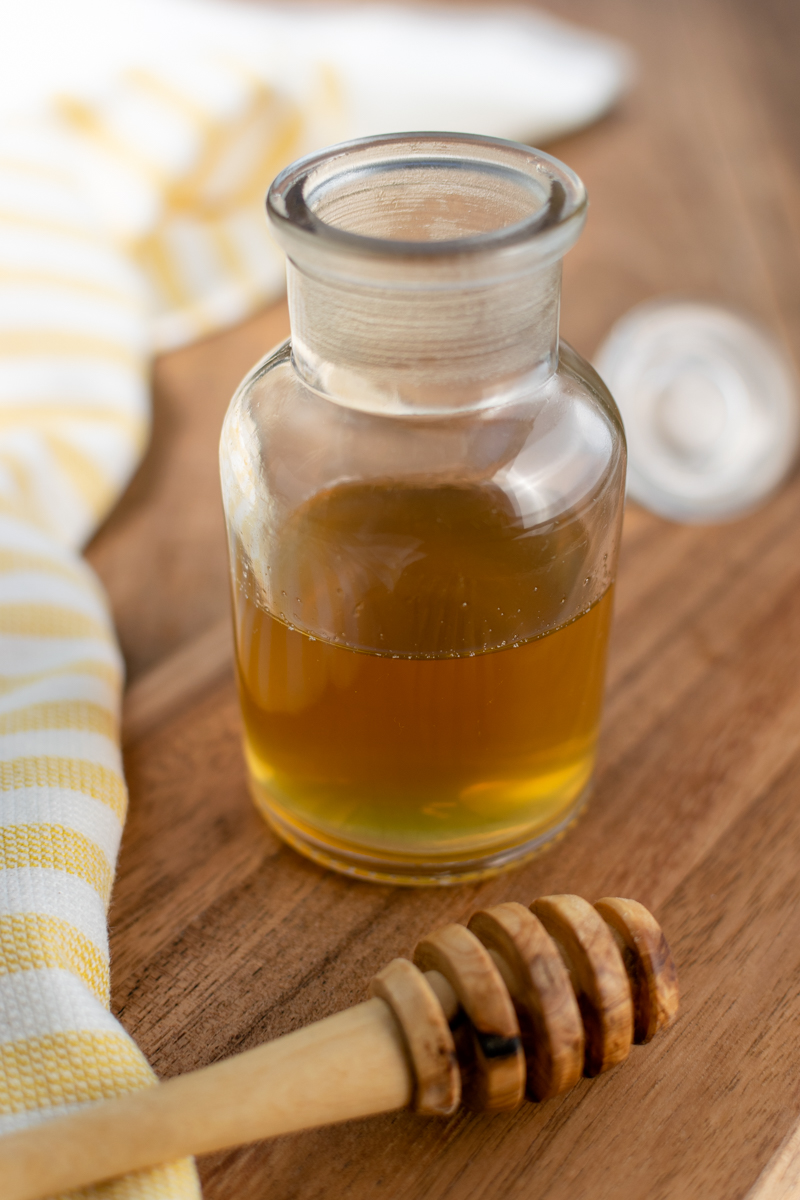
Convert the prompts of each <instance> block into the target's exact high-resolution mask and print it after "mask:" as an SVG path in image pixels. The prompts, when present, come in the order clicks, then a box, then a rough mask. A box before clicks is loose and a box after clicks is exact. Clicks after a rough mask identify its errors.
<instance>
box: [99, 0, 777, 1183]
mask: <svg viewBox="0 0 800 1200" xmlns="http://www.w3.org/2000/svg"><path fill="white" fill-rule="evenodd" d="M548 7H549V8H551V9H552V11H554V12H557V13H558V14H559V15H561V16H565V17H569V18H573V19H575V20H578V21H583V22H584V23H586V24H588V25H591V26H593V27H595V28H600V29H605V30H607V31H608V32H610V33H613V34H615V35H617V36H620V37H623V38H625V39H626V40H627V41H628V42H629V43H630V44H632V45H633V47H634V48H635V50H636V51H637V53H638V55H639V60H640V78H639V83H638V85H637V87H636V89H635V91H634V92H633V94H632V95H631V96H630V98H629V99H628V100H626V101H625V102H624V103H623V105H622V106H621V107H620V108H619V109H618V110H617V111H616V112H614V113H613V114H612V115H610V116H609V117H608V118H606V119H605V120H604V121H603V122H601V123H600V124H598V125H597V126H596V127H594V128H593V129H590V130H587V131H585V132H584V133H582V134H580V135H578V136H576V137H574V138H571V139H569V140H566V141H564V142H563V143H561V144H560V145H558V146H557V147H553V148H552V149H553V150H554V152H555V153H557V154H558V155H559V156H561V157H563V158H564V159H565V160H566V161H567V162H568V163H570V165H571V166H573V167H574V168H576V169H577V171H578V172H579V173H580V174H581V175H582V176H583V178H584V179H585V181H586V183H587V185H588V187H589V191H590V196H591V201H592V210H591V214H590V219H589V224H588V227H587V230H586V233H585V234H584V236H583V238H582V240H581V242H580V243H579V245H578V246H577V248H576V249H575V250H574V251H573V252H572V253H571V254H570V256H569V258H568V260H567V264H566V269H565V281H564V306H563V324H562V329H563V332H564V334H565V336H566V337H567V338H569V339H570V340H573V341H574V342H575V344H576V345H577V346H578V348H579V349H580V350H582V351H583V352H584V353H588V354H591V353H592V351H593V350H594V348H595V346H596V345H597V343H598V341H599V340H600V338H601V337H602V336H603V335H604V334H605V332H606V331H607V330H608V328H609V326H610V325H611V323H612V321H613V320H614V319H615V318H616V317H618V316H619V315H621V314H622V313H623V312H624V311H625V310H627V309H628V308H629V307H630V306H631V305H632V304H634V303H636V302H637V301H639V300H643V299H646V298H648V297H650V296H653V295H657V294H661V293H673V294H681V295H687V296H692V297H701V298H706V299H710V300H715V301H723V302H727V303H730V304H733V305H736V306H738V307H740V308H741V309H743V310H744V311H746V312H748V313H751V314H752V315H754V316H756V317H758V318H760V319H761V320H763V321H764V322H765V323H766V324H767V325H769V326H770V327H771V328H772V329H773V330H775V331H776V332H777V334H778V335H779V336H781V337H783V338H784V339H785V341H786V342H787V344H788V345H789V346H790V348H792V347H796V346H797V344H798V335H800V283H799V282H798V281H800V140H799V139H798V121H800V91H798V89H797V85H796V46H797V44H798V41H797V39H798V37H799V36H800V10H798V9H796V7H794V6H791V5H789V4H787V3H785V2H784V0H759V3H758V4H756V3H755V0H726V2H723V0H718V2H715V0H661V3H659V4H655V3H643V2H642V0H563V2H558V3H551V4H549V5H548ZM286 331H287V318H286V313H285V309H284V308H283V306H282V305H279V306H277V307H276V308H274V309H272V310H270V311H269V312H267V313H264V314H262V315H260V316H258V317H257V318H255V319H254V320H252V321H250V322H249V323H248V324H246V325H244V326H241V327H239V328H238V329H236V330H233V331H231V332H229V333H226V334H224V335H221V336H219V337H217V338H214V339H211V340H208V341H206V342H204V343H202V344H199V345H197V346H194V347H191V348H190V349H188V350H185V351H181V352H180V353H177V354H173V355H170V356H167V357H165V358H163V359H162V360H160V361H159V362H158V363H157V366H156V371H155V430H154V437H153V443H152V447H151V450H150V452H149V454H148V456H147V459H146V461H145V463H144V465H143V467H142V469H141V471H140V473H139V475H138V476H137V478H136V480H135V481H134V484H133V486H132V487H131V489H130V491H129V492H128V494H127V495H126V497H125V498H124V500H123V501H122V503H121V505H120V506H119V508H118V510H117V511H116V513H115V514H114V515H113V516H112V518H111V520H110V521H109V522H108V523H107V525H106V526H105V528H104V529H103V530H102V531H101V532H100V534H99V535H98V537H97V538H96V539H95V541H94V543H93V544H92V546H91V547H90V550H89V558H90V560H91V561H92V563H93V564H94V565H95V567H96V568H97V570H98V571H99V572H100V574H101V576H102V578H103V580H104V582H105V584H106V586H107V587H108V590H109V593H110V595H111V598H112V603H113V606H114V611H115V615H116V618H117V623H118V628H119V631H120V637H121V641H122V644H123V648H124V651H125V654H126V657H127V660H128V664H129V673H130V681H131V684H130V690H129V694H128V700H127V705H126V720H125V740H126V763H127V772H128V781H129V785H130V792H131V809H130V816H129V819H128V824H127V828H126V831H125V837H124V841H123V847H122V854H121V859H120V866H119V873H118V878H117V884H116V890H115V895H114V902H113V907H112V914H111V940H112V973H113V1006H114V1010H115V1012H117V1013H118V1014H119V1015H120V1017H121V1019H122V1021H123V1022H124V1024H125V1025H126V1027H127V1028H128V1029H129V1030H130V1031H131V1033H132V1034H133V1035H134V1037H135V1038H136V1039H137V1041H138V1042H139V1044H140V1045H141V1046H142V1048H143V1049H144V1051H145V1053H146V1054H147V1055H148V1056H149V1057H150V1060H151V1061H152V1063H153V1064H154V1066H155V1068H156V1070H157V1071H158V1072H159V1073H160V1074H161V1075H164V1076H168V1075H172V1074H175V1073H178V1072H181V1071H185V1070H188V1069H190V1068H192V1067H196V1066H200V1065H202V1064H205V1063H209V1062H212V1061H214V1060H216V1059H218V1058H220V1057H221V1056H223V1055H226V1054H229V1053H231V1052H233V1051H235V1050H241V1049H244V1048H246V1047H248V1046H252V1045H255V1044H256V1043H258V1042H260V1041H262V1040H264V1039H265V1038H270V1037H275V1036H276V1035H278V1034H281V1033H284V1032H286V1031H288V1030H291V1029H294V1028H297V1027H298V1026H300V1025H303V1024H305V1023H307V1022H310V1021H312V1020H314V1019H316V1018H318V1017H321V1016H324V1015H326V1014H328V1013H331V1012H334V1011H336V1010H337V1009H339V1008H341V1007H344V1006H345V1005H348V1004H351V1003H354V1002H355V1001H357V1000H359V999H361V998H363V996H364V993H365V988H366V984H367V981H368V980H369V978H370V976H371V975H372V974H373V973H374V972H375V971H376V970H377V969H378V968H379V967H380V966H382V965H383V964H384V963H385V962H386V961H388V959H390V958H391V957H393V956H394V955H398V954H408V953H409V952H410V951H411V949H412V947H413V945H414V943H415V941H416V940H417V939H418V938H419V937H420V936H421V935H422V934H424V933H425V932H427V931H428V930H430V929H432V928H434V927H435V926H436V925H437V924H439V923H442V922H445V921H448V920H461V919H464V918H466V916H468V914H469V913H470V912H471V911H472V910H473V909H474V908H476V907H478V906H484V905H486V904H489V903H496V902H498V901H501V900H505V899H518V900H522V901H524V902H527V901H529V900H531V899H532V898H533V897H535V896H537V895H541V894H546V893H552V892H562V891H576V892H579V893H581V894H583V895H585V896H586V897H588V898H590V899H594V898H596V897H598V896H601V895H604V894H620V895H630V896H634V897H636V898H638V899H639V900H641V901H643V902H644V903H645V904H646V905H648V906H649V907H651V908H652V909H653V910H654V912H655V913H656V915H657V917H658V918H659V919H660V920H661V922H662V924H663V926H664V928H665V930H666V931H667V935H668V937H669V939H670V941H671V943H672V946H673V950H674V953H675V956H676V959H677V962H678V968H679V972H680V977H681V985H682V993H683V1007H682V1015H681V1017H680V1019H679V1021H678V1023H677V1025H676V1026H675V1027H674V1029H672V1030H671V1031H669V1032H668V1033H666V1034H664V1035H662V1036H661V1037H660V1038H659V1039H658V1040H657V1041H656V1042H655V1043H653V1045H652V1046H651V1047H649V1048H648V1049H647V1050H634V1052H633V1053H632V1055H631V1057H630V1059H629V1060H628V1062H627V1063H626V1064H625V1065H623V1066H622V1067H620V1068H618V1069H616V1070H615V1071H613V1072H611V1073H610V1074H609V1075H606V1076H604V1077H602V1078H601V1079H600V1080H597V1081H595V1082H592V1083H589V1082H584V1083H583V1084H581V1085H579V1087H578V1088H577V1089H576V1090H575V1091H574V1092H573V1093H570V1094H569V1095H567V1096H564V1097H562V1098H560V1099H556V1100H553V1101H549V1102H547V1103H545V1104H542V1105H539V1106H534V1105H527V1106H526V1107H524V1108H523V1109H521V1110H520V1111H519V1112H517V1113H516V1114H514V1115H511V1116H508V1115H501V1116H495V1117H485V1116H470V1115H459V1116H456V1117H454V1118H453V1119H452V1120H450V1121H437V1120H433V1119H425V1118H421V1117H416V1116H413V1115H410V1114H407V1113H401V1114H398V1115H395V1116H391V1117H381V1118H375V1119H372V1120H369V1121H365V1122H363V1123H360V1124H353V1125H346V1126H342V1127H339V1128H334V1129H328V1130H322V1131H319V1132H313V1133H309V1134H302V1135H297V1136H293V1137H287V1138H283V1139H280V1140H279V1141H277V1142H273V1143H269V1144H261V1145H256V1146H252V1147H249V1148H245V1149H242V1150H239V1151H236V1152H232V1153H226V1154H222V1155H218V1156H215V1157H213V1158H210V1159H207V1160H205V1161H203V1162H202V1163H201V1164H200V1167H201V1174H202V1177H203V1180H204V1188H205V1195H206V1198H207V1200H223V1198H224V1200H231V1198H233V1197H236V1200H257V1198H258V1200H260V1198H261V1197H264V1196H269V1197H270V1200H312V1198H317V1197H320V1198H321V1197H323V1196H324V1197H337V1200H338V1198H344V1197H348V1198H352V1200H366V1198H367V1197H370V1198H371V1197H377V1196H380V1197H385V1198H386V1200H401V1198H402V1200H417V1198H419V1197H423V1196H424V1197H426V1200H444V1198H445V1197H447V1200H489V1198H494V1197H503V1200H511V1198H513V1197H525V1198H526V1200H539V1198H544V1197H547V1198H548V1200H561V1198H564V1200H566V1198H567V1197H569V1198H570V1200H577V1198H579V1197H586V1198H589V1200H605V1198H608V1200H612V1198H613V1200H619V1198H624V1200H639V1198H641V1200H657V1198H660V1197H675V1198H679V1200H685V1198H687V1197H698V1198H699V1197H704V1198H717V1197H719V1198H720V1200H723V1198H725V1200H729V1198H733V1197H743V1196H746V1195H748V1193H750V1194H751V1196H752V1197H755V1196H758V1197H759V1200H767V1198H769V1200H779V1197H783V1196H788V1195H789V1191H788V1190H787V1189H788V1188H789V1187H790V1185H791V1182H792V1179H795V1181H796V1179H797V1176H796V1174H795V1175H793V1174H792V1172H793V1171H795V1170H796V1167H795V1165H794V1164H795V1160H794V1158H793V1147H794V1146H795V1143H796V1142H797V1141H798V1140H800V1139H798V1138H795V1142H792V1141H791V1135H792V1131H793V1130H794V1129H795V1126H796V1124H797V1122H798V1119H799V1118H800V1070H799V1069H798V1067H799V1066H800V920H799V919H798V917H799V916H800V870H798V864H800V478H798V476H797V475H795V477H794V478H793V479H792V480H791V481H790V483H789V484H788V486H786V487H785V488H784V489H783V490H782V491H781V492H780V493H779V494H778V495H777V496H776V497H775V498H774V499H772V500H771V501H770V502H769V503H768V504H767V505H766V506H765V507H763V508H762V509H761V510H760V511H759V512H758V513H756V514H754V515H752V516H750V517H747V518H745V519H743V520H740V521H737V522H735V523H732V524H729V525H722V526H716V527H707V528H700V527H698V528H693V527H687V526H678V525H671V524H668V523H666V522H663V521H660V520H658V519H657V518H655V517H652V516H650V515H648V514H646V513H644V512H643V511H641V510H638V509H636V508H634V507H630V508H629V510H628V513H627V516H626V521H625V532H624V542H623V554H622V565H621V570H620V578H619V588H618V599H617V610H616V619H615V628H614V635H613V645H612V654H611V663H610V670H609V679H608V693H607V700H606V710H605V722H604V729H603V737H602V746H601V755H600V768H599V774H598V779H597V787H596V791H595V795H594V799H593V801H592V803H591V806H590V809H589V811H588V813H587V815H586V816H585V817H584V819H583V820H582V821H581V822H580V823H579V825H578V826H577V828H575V829H574V830H573V832H572V833H571V834H570V835H569V836H568V837H567V838H566V839H565V840H564V841H563V842H562V843H560V844H559V845H558V846H556V847H555V848H554V849H553V850H551V851H550V852H548V853H547V854H545V855H543V856H542V857H541V858H540V859H538V860H537V861H535V862H534V863H532V864H530V865H529V866H527V867H526V868H524V869H522V870H520V871H517V872H515V873H512V874H509V875H505V876H501V877H500V878H498V879H495V880H492V881H490V882H487V883H484V884H481V885H477V886H470V887H462V888H457V889H454V890H447V891H423V892H414V891H406V890H402V889H391V888H385V887H375V886H369V885H366V884H361V883H354V882H351V881H348V880H346V879H344V878H341V877H338V876H336V875H333V874H326V873H325V872H324V871H322V870H320V869H319V868H317V867H315V866H313V865H312V864H310V863H308V862H306V861H304V860H303V859H301V858H299V857H298V856H297V855H295V854H294V853H293V852H292V851H290V850H288V849H286V848H284V847H283V846H282V845H281V844H280V843H279V842H278V841H277V840H276V839H275V837H274V836H273V835H272V834H271V833H270V832H269V830H268V829H267V828H266V827H265V825H264V824H263V822H262V821H261V819H260V818H259V817H258V816H257V815H256V813H255V811H254V810H253V808H252V805H251V803H250V801H249V799H248V796H247V792H246V788H245V780H244V769H243V764H242V757H241V752H240V744H239V737H240V733H239V717H238V710H237V702H236V696H235V689H234V681H233V675H232V668H231V652H230V635H229V631H228V616H227V609H228V597H227V561H226V552H225V545H224V536H223V526H222V516H221V506H220V500H219V488H218V480H217V467H216V442H217V438H218V433H219V427H220V423H221V420H222V415H223V413H224V410H225V407H226V405H227V402H228V399H229V396H230V394H231V392H232V390H233V387H234V386H235V384H236V382H237V381H238V379H239V378H240V377H241V376H242V374H243V373H244V372H245V370H246V369H247V368H248V367H249V366H250V365H251V364H252V362H254V361H255V360H256V359H257V358H258V357H260V356H261V355H262V354H263V353H264V352H265V351H266V350H267V349H268V348H269V346H270V345H271V344H272V343H274V342H275V341H276V340H278V339H279V338H280V337H282V336H284V335H285V333H286ZM786 1139H789V1140H788V1141H786ZM782 1146H783V1150H781V1147H782ZM770 1164H771V1165H770ZM759 1180H760V1182H759ZM754 1188H755V1191H753V1190H752V1189H754Z"/></svg>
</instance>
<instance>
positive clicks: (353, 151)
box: [267, 132, 587, 263]
mask: <svg viewBox="0 0 800 1200" xmlns="http://www.w3.org/2000/svg"><path fill="white" fill-rule="evenodd" d="M415 161H427V162H428V163H439V164H442V165H446V166H450V167H453V168H458V167H464V166H467V167H468V166H470V165H473V166H474V167H475V168H476V169H481V168H482V169H484V170H486V171H487V172H493V173H494V174H498V173H499V174H503V175H505V177H506V178H512V177H514V178H516V179H518V180H519V182H520V183H521V184H523V185H524V184H525V183H528V185H529V187H530V190H531V194H532V195H533V189H534V186H536V185H538V187H539V189H540V193H542V195H541V197H540V203H539V204H538V206H537V207H536V208H535V209H534V211H532V212H531V214H530V215H529V216H526V217H524V218H523V219H522V220H518V221H515V222H513V223H511V224H507V225H504V226H502V227H500V228H498V229H492V230H487V231H482V232H480V233H471V234H466V235H464V236H461V237H455V238H445V239H440V240H403V239H399V238H384V237H374V236H372V235H369V234H363V233H358V232H354V231H352V230H349V229H343V228H341V227H340V226H338V225H335V224H331V223H330V222H328V221H325V220H323V219H322V218H321V217H320V216H319V215H318V214H317V212H316V211H315V203H314V202H315V198H318V197H319V195H320V193H321V192H322V190H323V187H324V186H325V185H327V188H328V190H331V188H332V187H334V186H335V181H336V180H337V179H339V180H342V181H343V180H344V179H345V178H346V177H347V176H348V175H352V173H353V171H354V170H357V169H358V168H359V163H360V165H361V170H362V171H363V172H364V173H365V174H366V173H370V174H372V173H375V174H377V173H378V172H380V171H381V170H383V171H384V172H386V173H388V172H390V171H392V170H395V169H397V168H398V167H407V166H411V165H413V164H414V162H415ZM586 207H587V196H586V189H585V187H584V185H583V183H582V181H581V180H580V179H579V177H578V176H577V175H576V174H575V172H574V171H572V170H571V169H570V168H569V167H567V166H566V165H565V164H564V163H562V162H559V160H558V159H557V158H553V156H552V155H550V154H546V153H545V152H544V151H542V150H535V149H533V148H532V147H530V146H526V145H523V144H521V143H519V142H511V141H506V140H504V139H502V138H493V137H484V136H481V135H478V134H464V133H439V132H420V133H391V134H383V135H380V136H377V137H366V138H357V139H354V140H352V141H348V142H341V143H339V144H338V145H335V146H329V147H327V148H326V149H324V150H320V151H316V152H314V153H312V154H308V155H306V156H305V157H303V158H300V159H298V160H297V161H296V162H293V163H291V164H290V165H289V166H288V167H285V168H284V170H283V171H281V172H280V174H279V175H278V176H277V177H276V179H275V180H274V181H273V183H272V186H271V187H270V189H269V192H268V194H267V213H268V216H269V218H270V221H271V222H272V224H273V226H274V228H275V231H276V233H277V235H278V237H279V238H280V240H281V241H282V242H283V244H284V246H285V248H286V250H287V252H288V253H289V256H290V257H293V256H294V255H293V251H300V252H301V253H302V249H303V248H305V249H306V250H307V251H309V252H311V253H314V252H316V253H319V252H323V253H325V252H327V253H333V254H334V255H337V256H339V255H342V254H344V255H346V256H347V257H352V256H354V255H356V256H358V257H360V258H372V259H383V260H386V259H393V260H405V261H406V262H413V261H414V260H417V261H420V262H421V263H424V262H428V263H430V262H431V260H436V261H442V260H453V259H456V260H461V261H462V262H463V261H464V260H465V259H471V258H475V257H478V256H484V255H486V254H487V253H490V254H492V255H495V254H497V253H498V252H502V251H513V250H514V249H516V248H520V247H528V248H535V249H536V250H537V251H538V253H537V254H536V257H537V258H555V257H560V256H561V255H562V254H564V253H565V252H566V251H567V250H568V249H569V248H570V246H571V245H572V244H573V243H574V242H575V240H576V238H577V237H578V235H579V233H580V231H581V228H582V227H583V223H584V220H585V217H586Z"/></svg>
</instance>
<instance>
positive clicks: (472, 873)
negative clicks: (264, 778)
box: [250, 776, 593, 887]
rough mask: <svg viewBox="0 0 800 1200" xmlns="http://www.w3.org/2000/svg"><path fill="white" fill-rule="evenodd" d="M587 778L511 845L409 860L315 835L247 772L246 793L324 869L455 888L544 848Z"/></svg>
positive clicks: (575, 806) (284, 836) (581, 799)
mask: <svg viewBox="0 0 800 1200" xmlns="http://www.w3.org/2000/svg"><path fill="white" fill-rule="evenodd" d="M592 786H593V781H592V780H591V779H590V780H589V782H588V783H587V785H586V787H585V788H584V789H583V791H582V792H581V793H580V794H579V796H578V797H577V799H576V800H575V801H574V802H573V803H572V804H571V805H570V807H569V809H568V810H567V811H566V812H565V813H563V814H562V816H561V818H560V820H559V821H558V822H557V823H556V824H554V825H552V826H550V828H549V829H545V830H543V831H541V832H540V833H538V834H537V835H536V836H535V837H532V838H529V839H527V840H526V841H524V842H520V843H518V844H517V845H512V846H505V847H503V848H502V849H500V850H493V851H491V852H490V853H487V854H485V855H473V856H471V857H469V858H451V859H446V858H444V857H442V856H436V857H435V856H433V855H430V856H427V857H426V856H425V855H420V856H419V858H416V859H414V860H410V859H407V858H401V857H400V856H397V857H392V856H390V855H386V856H384V855H380V854H369V853H367V852H365V851H364V850H362V849H358V850H356V849H355V848H349V847H347V846H345V845H341V846H331V845H330V844H329V843H327V842H323V841H321V840H320V839H319V838H317V837H315V836H314V834H313V832H311V831H310V830H309V829H306V828H304V827H302V826H299V825H298V824H297V823H296V822H294V821H291V820H288V819H287V818H286V817H285V816H284V815H283V814H282V813H281V812H280V811H279V810H278V809H277V807H276V806H275V804H274V802H273V801H272V799H271V797H269V796H268V795H267V794H266V792H265V790H264V788H263V787H262V786H261V785H260V784H258V783H257V782H256V781H255V780H254V779H253V778H252V776H251V777H250V792H251V795H252V797H253V801H254V803H255V806H256V808H257V809H258V811H259V813H260V814H261V816H262V817H264V819H265V820H266V821H267V823H268V824H269V825H270V827H271V828H272V829H273V831H274V832H275V833H276V834H277V835H278V837H279V838H281V840H282V841H284V842H286V843H287V844H288V845H289V846H291V847H292V849H293V850H297V851H298V853H300V854H302V855H304V856H305V857H306V858H310V859H311V860H312V861H313V862H315V863H318V864H319V865H320V866H322V867H325V868H326V869H327V870H331V871H338V872H339V874H341V875H349V876H350V878H352V879H363V880H364V881H366V882H368V883H381V884H391V885H393V886H395V887H397V886H400V887H457V886H458V885H459V884H464V883H476V882H478V881H479V880H481V879H488V878H490V877H491V876H493V875H499V874H500V873H501V872H503V871H511V870H513V869H515V868H516V867H521V866H523V865H524V864H525V863H526V862H529V861H530V860H531V859H532V858H535V857H536V856H537V855H538V854H541V853H542V851H544V850H546V849H548V848H549V847H550V846H552V845H553V844H554V843H555V842H557V841H560V840H561V838H563V837H564V835H565V834H566V833H567V832H568V830H569V829H571V827H572V826H573V825H574V824H575V823H576V822H577V821H578V819H579V818H580V817H581V816H582V814H583V810H584V808H585V807H586V804H587V801H588V799H589V795H590V793H591V790H592Z"/></svg>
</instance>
